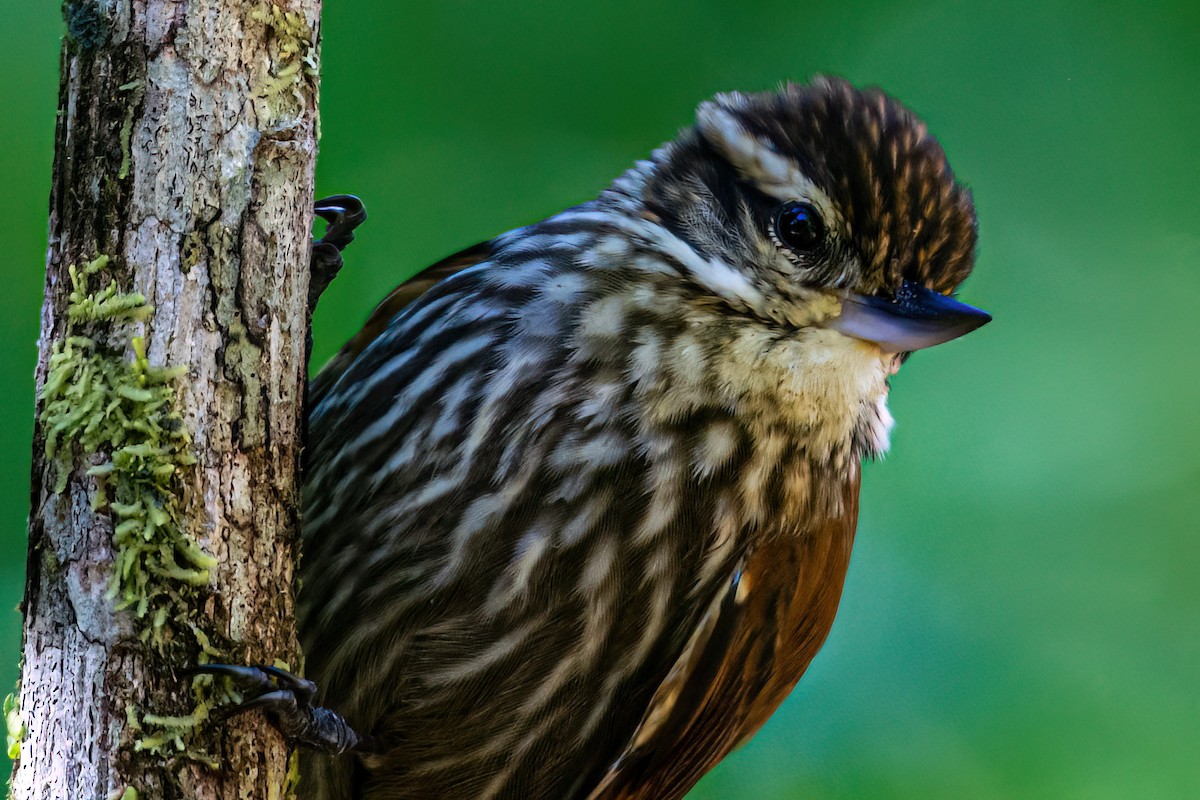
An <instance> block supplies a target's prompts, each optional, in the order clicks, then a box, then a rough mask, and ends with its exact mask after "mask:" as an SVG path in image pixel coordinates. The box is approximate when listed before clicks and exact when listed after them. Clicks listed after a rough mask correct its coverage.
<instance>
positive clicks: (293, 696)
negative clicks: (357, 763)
mask: <svg viewBox="0 0 1200 800" xmlns="http://www.w3.org/2000/svg"><path fill="white" fill-rule="evenodd" d="M188 672H189V674H193V675H223V676H225V677H228V678H229V679H230V680H232V681H233V683H234V685H235V686H237V688H238V689H239V690H241V691H242V692H243V693H244V695H245V699H243V700H242V701H241V702H239V703H236V704H235V705H234V706H233V707H232V708H231V709H230V712H229V713H230V714H231V715H233V714H242V713H244V712H246V711H252V710H255V709H261V710H262V711H265V712H267V714H269V715H270V716H271V717H272V718H273V719H274V720H275V723H276V725H277V727H278V728H279V731H280V732H281V733H282V734H283V735H284V736H285V737H287V739H288V740H289V741H291V742H293V743H294V744H300V745H304V746H305V747H311V748H313V749H316V750H322V751H324V752H326V753H330V754H332V755H339V754H341V753H345V752H347V751H349V750H361V749H364V745H365V744H366V741H365V739H364V737H362V736H360V735H359V734H358V733H357V732H356V731H355V730H354V728H352V727H351V726H350V723H348V722H346V720H345V719H344V718H343V717H342V716H341V715H340V714H338V713H337V712H335V711H332V710H330V709H328V708H322V707H321V706H314V705H313V704H312V702H313V699H314V698H315V697H316V695H317V685H316V684H315V683H313V682H312V681H310V680H308V679H307V678H301V677H300V676H298V675H293V674H292V673H290V672H288V671H287V670H283V669H279V668H278V667H268V666H265V665H261V666H256V667H251V666H240V665H234V664H203V665H201V666H197V667H194V668H192V669H190V670H188Z"/></svg>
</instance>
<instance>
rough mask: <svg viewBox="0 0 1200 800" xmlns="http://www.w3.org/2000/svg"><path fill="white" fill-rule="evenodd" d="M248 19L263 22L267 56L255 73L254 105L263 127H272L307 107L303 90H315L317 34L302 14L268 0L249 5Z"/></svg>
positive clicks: (317, 68)
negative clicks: (259, 69) (260, 68)
mask: <svg viewBox="0 0 1200 800" xmlns="http://www.w3.org/2000/svg"><path fill="white" fill-rule="evenodd" d="M250 19H251V20H253V21H255V22H258V23H260V24H261V25H263V27H264V35H263V40H264V41H265V42H266V45H267V54H268V56H269V58H268V59H267V62H266V63H265V64H264V66H263V68H262V71H261V72H260V74H259V75H258V76H257V84H256V87H255V92H254V94H255V101H256V103H255V105H256V108H257V111H258V116H259V119H260V121H261V122H262V123H263V124H264V126H266V127H273V126H275V125H277V124H280V123H281V122H283V121H285V120H289V119H293V118H295V117H296V116H297V115H299V114H300V112H301V111H302V110H303V109H304V108H305V107H306V106H307V101H306V98H305V93H306V91H315V90H316V83H317V81H316V78H317V74H318V72H319V66H318V56H317V43H316V33H315V32H314V30H313V28H312V26H311V25H309V24H308V20H306V19H305V17H304V14H302V13H301V12H299V11H288V10H287V9H285V8H282V7H280V6H278V5H276V4H275V3H274V2H271V0H262V2H260V3H259V4H258V5H257V6H255V7H254V8H252V9H251V11H250Z"/></svg>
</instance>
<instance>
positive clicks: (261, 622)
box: [13, 0, 320, 800]
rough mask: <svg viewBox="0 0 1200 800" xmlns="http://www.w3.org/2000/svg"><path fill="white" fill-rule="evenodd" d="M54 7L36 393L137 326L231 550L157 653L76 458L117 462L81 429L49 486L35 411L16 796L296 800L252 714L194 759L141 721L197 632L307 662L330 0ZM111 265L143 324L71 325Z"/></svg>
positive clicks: (83, 465)
mask: <svg viewBox="0 0 1200 800" xmlns="http://www.w3.org/2000/svg"><path fill="white" fill-rule="evenodd" d="M63 11H64V17H65V20H66V25H67V35H66V36H65V37H64V43H63V50H62V61H61V82H60V90H59V97H60V100H59V121H58V127H57V132H56V141H55V160H54V176H53V189H52V194H51V200H50V245H49V250H48V254H47V262H46V294H45V302H44V305H43V308H42V318H41V338H40V350H41V356H40V359H39V365H38V370H37V384H38V388H39V392H41V391H42V389H43V386H44V384H45V383H46V379H47V375H48V374H50V373H51V372H52V370H51V368H50V366H49V364H50V359H51V355H52V350H53V348H54V347H55V346H56V344H60V343H62V342H63V341H64V339H65V338H66V337H67V336H69V335H70V336H87V337H91V339H93V340H95V342H96V344H95V347H96V348H97V349H98V350H100V351H104V352H107V353H111V354H112V355H113V357H114V358H123V359H125V360H130V359H132V358H134V352H133V349H132V348H131V346H130V342H131V341H132V337H134V336H142V337H144V339H145V350H146V356H147V359H148V361H149V363H150V364H151V365H162V366H174V367H183V368H185V369H186V372H185V374H183V375H182V376H181V377H179V378H178V379H177V380H176V381H175V386H176V392H177V405H178V409H179V411H180V413H181V415H182V419H183V424H184V425H185V426H186V427H187V429H188V430H189V432H190V436H191V439H192V446H191V450H192V454H193V455H194V456H195V458H196V463H195V464H194V465H192V466H190V467H186V468H183V469H181V470H179V472H178V475H177V476H176V478H174V480H175V485H176V486H177V488H178V491H179V497H178V500H179V502H180V509H181V514H180V517H181V518H180V528H181V529H182V530H183V532H185V533H186V534H188V535H190V536H191V537H193V538H194V539H195V540H196V541H197V543H198V544H199V546H200V547H202V548H203V549H204V550H206V551H207V552H208V553H209V554H211V555H212V556H213V557H214V558H215V559H216V562H217V563H216V565H215V566H213V567H212V568H211V569H210V570H209V574H208V580H207V581H206V582H202V584H203V585H201V586H184V585H182V584H181V586H180V592H179V598H178V601H179V602H180V603H182V604H185V605H186V604H192V605H193V606H194V608H193V609H192V612H194V615H193V616H191V617H188V619H190V620H192V622H194V624H195V626H196V629H198V630H199V633H198V634H195V635H189V634H190V633H191V634H194V633H195V629H193V630H190V631H189V630H188V628H190V627H191V625H190V624H187V625H178V624H174V627H173V623H170V622H168V623H167V625H166V626H165V628H164V629H163V630H164V631H165V634H164V637H165V644H160V646H153V645H147V644H146V643H145V642H144V641H143V637H141V636H139V633H142V632H143V631H144V630H145V625H146V624H147V620H150V619H153V617H154V614H155V609H154V608H150V609H148V613H147V614H146V615H145V616H144V617H142V618H138V617H137V615H136V608H127V609H123V610H122V609H119V608H118V607H117V606H118V604H119V602H120V600H121V598H120V597H116V598H113V597H110V593H109V592H108V591H107V590H108V587H109V579H110V576H111V575H112V573H113V558H114V555H115V553H116V550H117V548H116V547H115V546H114V540H113V535H114V522H113V517H114V512H113V509H112V508H111V507H110V506H109V505H107V504H106V503H105V502H103V498H102V500H101V502H99V503H97V501H96V499H95V498H96V494H97V492H98V491H105V492H107V494H108V495H109V496H110V497H111V496H112V488H111V487H107V488H106V487H104V486H102V485H101V484H102V483H103V481H104V480H105V479H104V478H97V477H89V476H88V475H87V474H86V472H87V469H88V467H89V465H97V464H103V463H105V462H106V460H107V459H109V458H110V457H111V455H112V454H111V453H105V452H103V450H104V448H100V450H101V452H98V453H89V452H86V451H85V449H84V448H82V447H80V446H79V445H78V444H74V445H72V444H70V443H69V442H68V443H67V444H65V445H64V448H66V449H67V457H68V458H69V461H70V465H71V466H70V473H69V477H68V479H67V481H66V487H65V489H64V490H62V491H61V492H59V491H56V488H57V487H56V485H55V483H56V479H55V464H54V463H53V460H52V459H48V458H47V456H46V439H47V436H48V434H49V432H48V430H47V428H48V425H47V422H46V420H45V419H43V420H42V421H41V422H40V424H39V425H38V426H37V430H36V432H35V437H34V445H33V452H34V467H33V483H32V497H31V503H32V511H31V515H30V530H29V536H30V540H29V571H28V578H27V586H26V595H25V602H24V611H25V634H24V645H23V663H24V666H23V676H22V683H21V690H20V698H19V707H20V715H21V718H22V721H23V722H24V724H25V725H26V727H27V729H28V732H27V735H26V737H25V740H24V741H23V742H22V744H21V747H20V758H19V763H18V765H17V768H16V770H15V773H14V778H13V789H14V794H15V796H16V797H17V798H21V799H23V800H24V799H26V798H48V799H52V800H57V799H58V798H89V799H91V798H115V797H122V796H124V797H126V798H128V797H132V796H134V795H132V794H131V793H130V789H133V790H135V791H136V792H137V795H136V796H139V797H142V798H150V797H153V798H176V797H178V798H235V797H236V798H267V797H271V798H275V797H284V796H286V795H287V794H288V793H289V790H288V789H287V787H286V777H287V751H286V748H285V745H284V743H283V741H282V740H281V738H280V737H279V736H278V734H277V733H276V732H275V731H274V729H273V728H271V727H270V726H269V725H268V724H267V723H266V722H265V721H264V720H263V719H262V718H261V717H260V715H258V714H249V715H247V716H245V717H242V718H238V720H237V722H236V724H233V725H228V726H221V725H219V724H213V723H212V722H211V721H210V722H209V723H208V724H207V725H202V726H201V727H200V728H199V733H198V734H197V735H196V738H195V740H194V741H189V745H188V748H189V749H188V751H184V752H179V751H177V750H176V749H175V748H174V747H171V746H167V747H165V748H158V749H160V750H161V752H158V753H155V752H149V751H146V750H139V749H138V742H139V741H141V742H142V744H143V745H144V744H145V742H146V740H147V739H148V738H153V737H152V736H151V734H152V731H149V730H148V729H147V726H146V725H145V724H143V726H142V730H138V729H137V725H136V724H131V719H132V720H134V722H136V721H137V720H138V719H139V718H142V717H143V716H144V714H145V713H153V714H157V715H186V714H188V713H190V712H191V710H192V708H193V698H192V695H191V690H190V688H189V687H190V679H189V678H188V677H186V676H184V675H182V674H181V672H180V670H181V669H182V668H183V667H185V666H187V665H188V663H189V662H190V663H193V664H194V663H196V660H197V659H199V658H201V656H200V651H201V647H200V642H201V641H202V640H203V639H204V638H205V637H207V638H208V639H209V640H210V641H211V642H212V644H213V646H214V647H215V648H216V649H217V650H219V651H220V652H221V657H222V658H227V659H228V660H230V661H233V662H249V663H256V662H266V663H271V662H273V661H275V660H276V659H282V660H284V661H288V662H290V663H291V664H292V666H297V661H298V659H297V646H296V640H295V633H294V628H293V609H292V602H293V601H292V598H293V567H294V556H293V554H294V550H295V546H296V542H297V535H298V497H297V483H296V481H297V475H298V470H299V465H300V444H301V434H302V407H301V406H302V401H303V396H304V380H305V371H306V361H307V353H306V340H307V332H308V312H307V306H306V300H307V294H308V280H309V273H308V253H309V238H310V230H311V220H312V211H311V206H312V193H313V165H314V161H315V155H316V130H315V129H316V94H317V92H316V88H317V78H316V63H317V48H318V31H319V13H320V0H255V1H254V2H247V1H246V0H186V1H185V0H67V2H66V3H65V4H64V9H63ZM98 255H106V256H109V262H108V264H107V266H106V267H105V268H104V269H103V270H100V271H98V272H96V274H94V275H92V276H91V278H90V280H91V283H92V284H93V288H100V287H103V286H104V285H105V284H107V283H109V282H115V284H117V286H119V287H120V290H121V291H122V292H139V293H142V294H144V295H145V298H146V301H147V302H148V303H149V304H152V305H153V309H154V310H153V313H152V314H151V315H150V316H148V317H145V318H143V319H138V320H133V321H126V322H123V323H121V324H114V325H98V324H95V323H93V322H89V320H87V319H76V320H74V321H70V320H68V313H67V311H68V307H69V304H70V300H69V294H70V292H71V290H72V282H71V279H70V275H69V268H70V267H71V265H78V266H82V265H83V264H85V263H87V262H92V261H94V259H96V257H97V256H98ZM69 325H70V329H68V326H69ZM134 394H136V392H135V393H134ZM43 406H44V401H41V402H39V410H40V409H42V407H43ZM71 448H73V449H71ZM94 507H95V508H94ZM164 580H169V576H168V577H167V578H164ZM192 612H189V613H192ZM172 613H174V609H173V610H172ZM129 707H132V708H133V709H135V711H134V715H133V717H130V716H129V712H127V708H129ZM193 747H194V748H195V751H196V752H198V751H200V750H203V751H205V752H207V753H209V754H211V756H213V757H215V758H216V759H217V760H219V762H220V767H219V768H217V769H214V768H212V767H211V766H209V765H206V764H205V763H203V761H198V760H195V759H194V758H192V757H191V755H192V748H193Z"/></svg>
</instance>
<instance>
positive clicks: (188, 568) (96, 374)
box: [39, 256, 218, 765]
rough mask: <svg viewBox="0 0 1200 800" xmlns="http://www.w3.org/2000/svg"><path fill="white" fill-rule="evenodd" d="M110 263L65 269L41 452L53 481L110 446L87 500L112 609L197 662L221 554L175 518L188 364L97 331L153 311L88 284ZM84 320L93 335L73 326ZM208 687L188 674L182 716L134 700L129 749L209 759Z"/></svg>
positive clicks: (188, 460) (141, 300) (190, 460)
mask: <svg viewBox="0 0 1200 800" xmlns="http://www.w3.org/2000/svg"><path fill="white" fill-rule="evenodd" d="M108 263H109V259H108V257H107V256H99V257H97V258H96V259H94V260H93V261H91V262H89V263H87V264H85V265H84V266H83V268H82V269H77V268H76V267H74V266H72V267H70V269H69V270H68V272H69V274H70V277H71V294H70V297H69V299H68V304H67V320H68V323H67V332H66V336H65V337H64V338H63V340H62V341H61V342H59V343H58V344H56V345H55V346H54V348H53V349H52V350H51V354H50V360H49V368H48V371H47V375H46V382H45V385H44V386H43V389H42V392H41V395H40V398H41V400H42V411H41V414H40V416H39V422H40V423H41V429H42V431H43V434H44V436H45V444H46V457H47V459H48V460H49V461H50V462H51V463H52V464H53V465H54V466H53V469H54V471H55V476H54V491H55V492H62V491H63V490H64V489H65V488H66V485H67V479H68V477H69V475H70V472H71V470H72V468H73V467H74V465H75V463H76V458H77V456H79V455H82V454H103V455H104V456H106V457H107V458H106V460H105V461H104V462H103V463H101V464H97V465H94V466H92V467H90V468H89V469H88V470H87V474H88V475H89V476H91V477H92V478H94V479H95V487H96V488H95V493H94V495H93V497H92V501H91V505H92V508H93V509H94V510H97V511H99V510H102V509H107V510H108V512H109V513H110V515H111V517H112V522H113V552H114V559H113V561H114V563H113V572H112V576H111V578H110V579H109V586H108V596H109V598H110V599H113V600H116V601H117V608H118V609H129V610H130V611H131V612H132V613H133V614H134V615H135V616H136V618H137V620H138V622H139V626H138V630H139V633H140V636H141V639H142V641H144V642H146V643H148V644H150V645H151V646H152V647H154V648H155V649H156V650H158V651H159V652H160V653H164V654H165V653H166V652H167V648H168V646H169V645H171V644H172V643H188V647H187V654H186V656H185V657H186V658H188V659H196V660H198V661H200V662H201V663H204V662H207V661H208V660H209V658H210V656H214V655H216V654H217V653H218V651H217V650H216V648H214V647H213V646H212V644H211V642H210V641H209V637H208V635H207V634H205V633H204V631H203V630H201V629H200V627H199V626H198V625H197V624H196V623H197V620H198V612H197V610H196V608H195V606H196V600H197V598H196V589H197V588H198V587H202V586H205V585H207V583H208V580H209V572H208V571H209V569H210V568H211V567H213V566H214V565H215V564H216V560H215V559H214V558H213V557H212V556H211V555H209V554H208V553H205V552H204V551H203V550H202V549H201V548H200V546H199V545H198V544H197V543H196V541H195V540H193V539H192V538H191V537H190V536H189V535H188V534H187V533H186V532H185V531H184V530H183V528H182V526H181V519H182V505H181V500H180V494H181V489H182V481H181V477H180V475H181V472H182V471H183V470H185V469H186V468H188V467H189V466H191V465H192V464H194V463H195V458H194V457H193V456H192V454H191V452H190V448H191V437H190V435H189V434H188V430H187V427H186V425H184V422H183V419H182V417H181V416H180V414H179V412H178V411H177V410H176V409H175V383H176V381H177V380H178V379H179V378H180V377H181V376H182V375H184V374H185V373H186V371H187V370H186V368H185V367H174V368H163V367H156V366H153V365H151V364H150V363H149V361H148V359H147V358H146V347H145V342H144V341H143V340H142V339H141V338H140V337H137V336H135V337H132V338H131V339H130V340H129V349H130V350H131V351H132V358H129V357H126V356H125V355H124V353H120V352H114V351H113V350H112V349H111V348H110V347H108V346H106V345H105V344H103V343H102V342H101V341H98V339H99V337H102V336H103V337H104V338H105V339H108V338H110V336H111V334H112V333H114V331H113V328H114V327H115V326H117V325H120V324H122V323H126V322H130V321H137V320H143V319H146V318H147V317H148V316H149V315H150V313H151V312H152V310H153V309H152V308H151V306H150V305H149V304H147V302H146V298H145V297H144V296H142V295H141V294H138V293H136V292H121V291H119V287H118V286H117V285H116V283H115V281H113V280H110V281H109V282H108V283H107V285H105V286H104V287H103V288H101V289H94V288H93V287H92V285H91V284H92V282H93V278H94V277H95V276H97V275H98V274H99V273H101V272H102V271H104V269H105V268H106V267H107V266H108ZM81 326H86V327H87V328H88V329H89V330H88V332H90V333H92V334H93V335H94V336H96V337H97V338H92V337H89V336H83V335H79V334H78V333H77V332H76V328H77V327H81ZM113 338H115V337H113ZM192 641H194V643H195V647H192V645H191V644H190V642H192ZM196 647H198V648H199V655H198V657H197V656H196V655H194V652H195V648H196ZM211 686H212V680H211V678H210V677H208V676H200V677H197V678H196V679H194V680H193V687H192V690H193V694H194V698H195V708H194V710H193V712H192V713H191V714H190V715H187V716H180V717H169V716H158V715H154V714H145V715H142V716H141V717H140V719H139V717H138V714H137V711H136V709H133V708H132V707H130V709H131V710H132V713H131V714H129V716H128V721H129V728H130V729H131V730H133V731H140V732H143V733H144V736H142V738H141V739H139V740H137V741H136V742H134V749H135V750H149V751H151V752H155V753H161V752H165V751H166V750H167V749H168V746H169V748H170V749H171V750H173V751H178V752H179V753H180V754H182V755H185V756H187V757H188V758H192V759H194V760H197V761H202V762H204V763H208V764H210V765H211V764H214V763H215V762H214V761H213V759H212V758H211V757H210V756H208V755H207V754H205V753H201V752H191V751H190V749H189V747H188V744H187V742H188V740H189V738H190V736H191V733H192V731H193V729H194V728H195V726H196V725H197V724H198V723H199V722H201V721H203V719H205V718H206V717H207V715H208V708H209V700H208V698H209V696H210V695H211V694H212V689H211Z"/></svg>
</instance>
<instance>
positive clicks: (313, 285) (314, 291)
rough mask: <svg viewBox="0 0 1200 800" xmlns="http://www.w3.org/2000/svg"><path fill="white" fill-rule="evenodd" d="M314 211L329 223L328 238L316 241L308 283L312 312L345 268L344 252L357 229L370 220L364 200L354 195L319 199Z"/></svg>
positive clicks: (338, 195)
mask: <svg viewBox="0 0 1200 800" xmlns="http://www.w3.org/2000/svg"><path fill="white" fill-rule="evenodd" d="M313 211H314V212H315V213H316V215H317V216H318V217H321V218H322V219H323V220H325V222H326V223H327V225H326V227H325V235H324V236H322V237H321V238H320V239H316V240H315V241H313V246H312V259H311V267H312V275H311V276H310V278H309V284H308V310H309V311H310V312H311V311H312V310H313V309H314V308H316V307H317V300H319V299H320V297H321V295H322V294H323V293H324V291H325V289H326V288H327V287H328V286H329V284H330V283H331V282H332V281H333V279H334V278H336V277H337V274H338V271H339V270H341V268H342V251H343V250H345V249H346V246H347V245H349V244H350V243H351V242H352V241H354V229H355V228H357V227H358V226H359V225H361V224H362V223H363V221H364V220H366V218H367V210H366V209H365V208H364V207H363V204H362V201H361V200H359V199H358V198H357V197H355V196H354V195H352V194H335V195H333V196H331V197H325V198H322V199H320V200H318V201H317V202H316V203H315V204H314V205H313Z"/></svg>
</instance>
